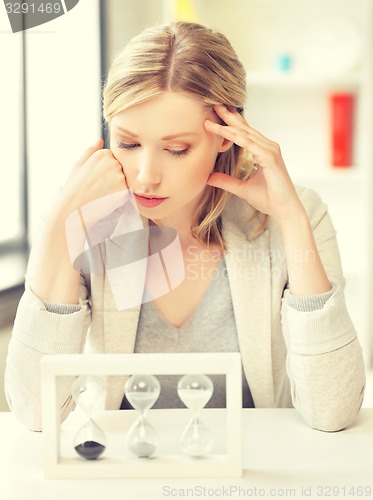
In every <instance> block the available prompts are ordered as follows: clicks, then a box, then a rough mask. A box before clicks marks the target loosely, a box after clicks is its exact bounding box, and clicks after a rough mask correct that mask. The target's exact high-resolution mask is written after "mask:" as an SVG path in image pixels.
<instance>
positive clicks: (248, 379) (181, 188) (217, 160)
mask: <svg viewBox="0 0 373 500" xmlns="http://www.w3.org/2000/svg"><path fill="white" fill-rule="evenodd" d="M103 98H104V99H103V114H104V117H105V119H106V121H107V123H108V128H109V134H110V149H102V148H103V142H102V140H99V141H98V142H97V143H96V144H95V145H94V146H93V147H91V148H90V149H88V150H87V151H86V153H85V154H84V155H83V156H82V158H81V159H80V160H79V161H78V163H77V164H76V165H75V167H74V169H73V170H72V173H71V175H70V177H69V179H68V180H67V182H66V185H65V186H64V188H63V189H62V191H61V194H60V197H59V199H58V200H57V202H56V204H55V206H54V208H53V211H52V212H51V214H50V215H49V217H48V218H47V220H46V225H45V231H44V235H43V237H42V239H41V241H40V244H39V245H38V246H36V245H35V247H34V249H33V252H32V256H31V259H30V264H29V269H28V274H27V280H26V290H25V293H24V296H23V297H22V299H21V301H20V305H19V308H18V313H17V318H16V321H15V326H14V332H13V338H12V341H11V344H10V348H9V356H8V360H7V369H6V391H7V395H8V399H9V405H10V407H11V409H12V410H13V411H14V412H15V413H16V414H17V415H18V416H19V418H20V419H21V420H22V421H23V422H24V423H25V425H27V426H28V427H29V428H30V429H33V430H39V429H41V422H40V394H39V392H40V391H39V361H40V359H41V357H42V356H43V355H44V354H50V353H77V352H82V350H83V348H84V346H85V344H86V342H87V340H86V333H87V328H88V326H90V330H89V338H90V342H91V345H93V347H94V349H95V350H96V351H100V352H127V353H128V352H129V353H130V352H175V351H181V352H185V351H191V352H193V351H237V350H239V351H240V353H241V356H242V364H243V372H244V377H243V388H242V390H243V396H244V406H248V407H250V406H251V407H253V406H255V407H288V406H292V405H294V406H295V408H297V410H298V411H299V412H300V413H301V414H302V415H303V417H304V418H305V420H306V421H307V422H308V423H309V425H311V426H312V427H314V428H317V429H322V430H326V431H335V430H339V429H342V428H344V427H345V426H348V425H349V424H351V422H353V420H354V418H355V417H356V415H357V413H358V411H359V408H360V406H361V403H362V398H363V391H364V384H365V376H364V365H363V358H362V353H361V348H360V345H359V342H358V340H357V336H356V332H355V330H354V327H353V325H352V323H351V320H350V318H349V315H348V312H347V310H346V305H345V301H344V297H343V284H344V280H343V277H342V272H341V266H340V260H339V254H338V249H337V244H336V240H335V232H334V229H333V226H332V224H331V221H330V218H329V215H328V213H327V210H326V207H325V205H324V204H323V203H322V202H321V201H320V199H319V198H318V196H317V195H316V194H315V193H314V192H312V191H310V190H308V189H303V188H295V187H294V185H293V183H292V181H291V179H290V177H289V175H288V173H287V170H286V166H285V164H284V161H283V159H282V156H281V151H280V148H279V146H278V145H277V144H275V143H274V142H272V141H270V140H268V139H267V138H265V137H264V136H263V135H262V134H260V133H259V132H258V131H256V130H255V129H253V128H252V127H251V126H250V125H249V124H248V123H247V121H246V120H245V118H244V116H243V107H244V103H245V101H246V91H245V71H244V68H243V66H242V65H241V63H240V62H239V61H238V59H237V56H236V54H235V52H234V50H233V48H232V47H231V45H230V44H229V42H228V41H227V39H226V38H225V37H224V36H223V35H222V34H219V33H215V32H213V31H212V30H210V29H208V28H205V27H203V26H201V25H198V24H193V23H176V24H171V25H169V26H163V27H159V28H151V29H148V30H146V31H145V32H144V33H142V34H141V35H139V36H138V37H136V38H135V39H133V40H132V41H131V42H130V43H129V44H128V46H127V47H125V48H124V50H123V51H122V52H121V53H120V54H119V55H118V57H117V58H116V60H115V61H114V63H113V64H112V67H111V69H110V71H109V74H108V78H107V82H106V85H105V88H104V92H103ZM129 199H130V202H131V203H132V205H131V203H128V200H129ZM131 206H132V208H133V209H134V210H132V215H131V214H130V213H129V212H130V210H128V207H130V208H131ZM87 207H89V209H88V208H87ZM123 207H127V208H126V209H123ZM136 211H138V213H139V214H140V216H141V221H142V223H143V224H144V225H145V228H147V231H148V232H149V234H150V232H151V229H152V228H154V227H155V226H156V227H158V228H160V229H162V228H166V227H170V228H173V229H174V230H176V231H177V235H178V241H179V247H178V248H179V250H180V252H179V257H181V262H182V263H183V279H182V280H179V281H180V284H179V285H178V286H171V287H170V291H169V293H166V294H164V293H163V294H162V293H158V294H153V296H152V300H149V298H148V299H146V298H145V292H144V289H145V288H146V283H147V280H148V278H149V274H152V273H151V272H150V273H149V265H148V269H147V273H146V275H145V274H139V275H138V276H137V277H136V279H135V280H132V281H131V280H130V281H129V282H131V283H132V284H131V286H129V285H128V284H126V283H129V282H127V281H126V277H125V276H124V274H123V273H121V269H122V266H121V265H120V264H121V263H120V262H119V263H118V262H117V263H116V264H115V265H111V264H110V265H108V261H105V259H103V260H102V259H101V260H102V263H103V264H104V266H105V269H104V271H105V272H99V271H97V269H96V268H95V265H93V268H92V259H91V268H89V265H88V268H87V265H83V263H82V262H83V261H82V260H81V259H79V258H77V259H76V258H75V257H76V256H81V255H82V254H84V251H83V250H84V249H83V243H84V239H85V238H84V237H82V238H81V237H80V236H79V234H78V231H77V230H76V228H77V227H78V226H77V225H76V226H74V221H75V222H76V224H78V223H82V224H83V226H84V233H85V236H88V239H89V237H90V236H91V235H92V234H93V235H94V237H95V239H96V241H98V246H99V245H100V241H102V240H103V239H104V237H103V233H100V231H99V233H100V234H98V233H97V231H96V233H95V229H94V228H96V227H100V228H101V229H102V228H104V229H103V232H104V233H105V231H106V233H105V235H106V236H105V237H108V238H111V237H113V234H118V227H119V226H120V225H121V224H122V226H123V224H124V229H123V228H122V229H121V230H120V231H119V233H126V231H127V232H130V231H132V230H140V231H141V227H142V226H141V225H139V224H138V221H136V217H135V216H134V215H133V214H134V213H135V215H136ZM83 212H84V216H82V214H83ZM113 214H114V215H113ZM140 216H139V217H140ZM79 221H80V222H79ZM102 221H109V222H108V223H104V224H103V225H102ZM97 224H98V226H97ZM100 224H101V225H100ZM65 226H66V227H65ZM74 227H75V230H74ZM108 228H109V229H108ZM132 232H133V231H132ZM127 241H128V240H127ZM91 243H92V241H91ZM92 245H93V243H92ZM93 246H94V245H93ZM140 246H141V245H140ZM124 247H125V248H124V250H123V255H124V254H125V253H126V251H128V249H129V248H128V247H129V245H127V246H126V245H125V244H124ZM146 248H147V247H146ZM131 252H132V247H131ZM139 252H140V251H139ZM135 253H136V252H135ZM140 253H141V252H140ZM150 254H151V251H150V252H149V255H150ZM123 255H122V254H121V257H120V259H122V257H123ZM139 255H140V254H139ZM91 257H92V256H91ZM100 258H102V255H101V253H100ZM135 258H136V256H135V257H134V256H131V259H132V260H134V259H135ZM139 258H140V257H139ZM175 258H176V257H175ZM131 259H130V260H131ZM72 261H73V264H74V265H72ZM77 263H78V266H77ZM150 281H151V276H150ZM134 283H135V284H134ZM136 287H137V288H136ZM135 289H136V290H137V291H136V293H135V291H134V290H135ZM139 290H140V292H139ZM132 296H137V298H136V299H135V301H134V302H133V303H127V306H123V307H118V297H132ZM119 302H120V299H119ZM165 383H166V384H167V382H165ZM217 384H218V385H217V386H216V389H215V393H216V397H217V400H216V405H217V406H219V405H220V404H221V398H220V396H219V393H221V392H222V389H221V387H220V385H219V384H220V382H217ZM70 387H71V381H66V383H65V384H63V385H62V388H61V413H62V418H65V417H66V416H67V414H68V413H69V411H70V410H71V409H72V401H71V396H70ZM162 392H163V393H165V396H164V397H165V399H164V400H163V401H164V404H165V405H166V406H167V404H168V403H169V402H170V400H171V402H172V398H173V397H174V396H173V393H172V389H171V388H169V387H168V386H167V385H166V386H165V387H163V388H162ZM121 405H122V407H123V408H125V407H126V401H125V398H123V381H122V379H121V378H117V377H111V378H110V379H109V383H108V391H107V398H106V407H107V408H109V409H118V408H119V407H121Z"/></svg>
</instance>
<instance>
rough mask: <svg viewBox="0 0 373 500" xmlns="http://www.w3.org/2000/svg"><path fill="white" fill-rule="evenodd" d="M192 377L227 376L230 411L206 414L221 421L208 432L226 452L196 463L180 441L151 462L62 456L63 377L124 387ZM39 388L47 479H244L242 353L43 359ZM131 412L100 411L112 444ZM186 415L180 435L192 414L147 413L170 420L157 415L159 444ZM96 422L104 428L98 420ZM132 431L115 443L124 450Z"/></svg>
mask: <svg viewBox="0 0 373 500" xmlns="http://www.w3.org/2000/svg"><path fill="white" fill-rule="evenodd" d="M188 374H195V375H200V374H204V375H207V376H209V375H225V381H226V408H225V409H217V410H212V409H211V410H210V409H208V410H207V409H206V410H203V411H204V412H213V413H211V414H210V415H211V417H214V418H215V415H217V417H218V418H217V420H216V425H218V426H219V427H217V428H215V429H211V427H210V430H213V431H214V435H218V436H219V439H221V440H222V443H223V446H222V447H221V449H219V451H217V452H215V451H214V450H212V451H211V453H208V454H207V455H205V456H203V457H202V458H197V459H195V458H192V457H191V456H187V455H185V454H184V453H183V452H182V451H181V450H180V447H179V443H178V442H177V441H178V438H177V437H176V439H175V443H174V444H175V446H174V448H173V449H172V451H170V452H168V451H167V452H165V453H164V454H163V453H158V452H157V453H156V454H155V455H154V456H152V457H151V458H150V459H145V458H141V459H140V458H138V457H136V456H133V455H131V454H130V453H128V454H127V455H125V454H120V455H115V456H112V455H111V453H110V449H109V448H110V446H109V444H108V447H107V449H106V450H105V454H103V456H102V459H101V458H100V459H99V460H83V459H81V458H80V457H78V456H77V455H76V453H75V451H74V450H73V449H72V453H73V454H74V458H72V457H70V456H67V455H65V454H64V444H63V443H62V441H61V439H62V437H61V423H60V418H61V417H60V397H59V391H58V387H59V382H60V379H61V377H63V378H65V377H70V378H71V377H77V376H80V375H94V376H99V377H105V376H106V377H107V380H109V379H110V377H119V378H120V379H122V380H123V384H124V382H125V380H126V379H127V378H128V377H130V376H132V375H154V376H155V377H157V375H178V376H180V377H182V376H183V375H188ZM41 383H42V418H43V437H44V472H45V477H47V478H140V477H146V478H151V477H153V478H160V477H164V478H172V477H200V478H208V477H219V478H222V477H240V476H241V475H242V439H241V434H242V430H241V416H242V415H241V414H242V389H241V387H242V372H241V356H240V354H239V353H176V354H163V353H162V354H158V353H157V354H155V353H154V354H153V353H152V354H64V355H48V356H44V357H43V359H42V361H41ZM123 387H124V386H123ZM131 411H132V410H121V411H112V412H111V411H101V416H102V419H103V420H104V421H105V423H106V424H105V425H104V426H102V425H101V426H102V427H103V430H104V431H105V433H106V435H107V436H108V441H110V437H111V436H110V431H111V429H112V428H114V427H115V425H114V424H115V423H117V422H118V419H119V421H120V422H122V421H126V422H127V423H128V422H129V421H128V417H129V416H131V414H130V413H129V412H131ZM184 411H185V418H184V413H182V415H183V418H184V419H183V422H184V424H180V428H179V429H178V432H179V431H180V433H182V430H183V425H186V423H187V421H188V420H190V410H188V409H185V410H184V409H178V410H177V409H175V410H172V409H169V410H153V409H151V410H149V415H148V417H149V421H152V419H154V418H156V416H157V412H169V413H167V418H163V419H162V418H161V416H160V415H164V413H158V415H159V417H158V423H157V432H158V435H159V440H160V441H161V440H162V439H163V438H164V436H165V433H166V434H167V432H168V422H170V421H172V419H173V417H174V416H175V415H177V414H178V416H179V417H180V413H178V412H184ZM151 412H154V413H151ZM173 412H175V413H173ZM214 412H216V413H214ZM73 413H74V412H73ZM126 414H127V415H126ZM188 415H189V417H188ZM133 416H136V411H134V412H133ZM71 418H74V417H73V415H70V416H69V417H68V419H67V420H66V422H64V426H66V425H68V422H69V419H71ZM126 418H127V420H125V419H126ZM204 419H205V417H204ZM103 420H101V422H102V421H103ZM98 421H99V423H100V420H98ZM132 422H133V419H132ZM214 422H215V420H214ZM159 423H161V424H162V425H159ZM129 428H130V425H128V428H120V432H118V434H117V433H115V435H114V436H112V438H113V440H115V441H117V442H121V443H123V449H124V448H125V438H126V435H127V433H128V430H129ZM180 433H179V434H178V436H179V437H180ZM61 443H62V445H61ZM159 448H161V446H160V447H159ZM174 450H175V451H174ZM130 455H131V456H130Z"/></svg>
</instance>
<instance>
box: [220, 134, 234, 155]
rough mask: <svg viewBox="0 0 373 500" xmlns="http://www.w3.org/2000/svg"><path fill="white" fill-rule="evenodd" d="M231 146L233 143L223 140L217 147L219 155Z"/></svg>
mask: <svg viewBox="0 0 373 500" xmlns="http://www.w3.org/2000/svg"><path fill="white" fill-rule="evenodd" d="M232 145H233V141H229V140H228V139H225V138H223V142H222V143H221V145H220V146H219V147H218V152H219V153H225V152H226V151H228V149H229V148H230V147H231V146H232Z"/></svg>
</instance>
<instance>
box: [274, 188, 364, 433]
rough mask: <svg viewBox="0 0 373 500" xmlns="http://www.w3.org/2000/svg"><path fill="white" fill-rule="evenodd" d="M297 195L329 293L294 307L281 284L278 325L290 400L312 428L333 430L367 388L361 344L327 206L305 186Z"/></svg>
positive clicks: (348, 419)
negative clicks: (309, 305)
mask: <svg viewBox="0 0 373 500" xmlns="http://www.w3.org/2000/svg"><path fill="white" fill-rule="evenodd" d="M300 198H301V200H302V202H303V204H304V206H305V208H306V210H307V212H308V215H309V218H310V221H311V225H312V228H313V232H314V237H315V240H316V245H317V248H318V251H319V254H320V258H321V260H322V263H323V265H324V268H325V271H326V273H327V276H328V278H329V281H330V283H331V284H332V286H333V288H332V293H331V296H330V297H329V298H328V300H327V301H326V302H325V303H324V305H323V306H322V307H321V308H318V309H315V310H311V311H305V310H301V309H299V308H296V307H294V304H292V299H290V298H289V296H290V291H289V290H285V292H284V297H283V300H282V325H283V332H284V337H285V341H286V345H287V351H288V355H287V371H288V375H289V379H290V385H291V396H292V401H293V404H294V406H295V408H297V410H298V411H299V412H300V413H301V414H302V415H303V417H304V418H305V420H306V421H307V422H308V423H309V424H310V425H311V426H312V427H314V428H317V429H320V430H324V431H337V430H341V429H343V428H345V427H347V426H348V425H350V424H351V423H352V422H353V421H354V419H355V418H356V416H357V414H358V412H359V409H360V407H361V404H362V401H363V395H364V388H365V369H364V360H363V354H362V349H361V346H360V344H359V341H358V338H357V333H356V331H355V328H354V326H353V324H352V321H351V318H350V316H349V313H348V310H347V306H346V302H345V298H344V294H343V288H344V279H343V274H342V267H341V262H340V256H339V251H338V246H337V242H336V234H335V230H334V228H333V225H332V222H331V220H330V216H329V214H328V211H327V207H326V206H325V205H324V204H323V203H322V202H321V200H320V198H319V197H318V195H317V194H316V193H315V192H314V191H312V190H309V189H306V190H304V191H303V192H302V193H301V195H300Z"/></svg>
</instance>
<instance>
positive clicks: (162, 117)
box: [110, 92, 230, 223]
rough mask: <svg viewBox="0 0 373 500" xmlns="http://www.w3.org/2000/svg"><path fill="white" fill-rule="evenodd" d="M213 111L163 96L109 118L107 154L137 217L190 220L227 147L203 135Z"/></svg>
mask: <svg viewBox="0 0 373 500" xmlns="http://www.w3.org/2000/svg"><path fill="white" fill-rule="evenodd" d="M207 118H209V119H210V120H214V121H216V122H218V121H219V119H218V117H217V115H216V114H215V113H214V112H213V111H206V110H205V109H204V108H203V106H202V104H200V103H199V102H198V101H197V100H194V99H193V98H190V97H187V96H185V95H184V94H179V93H175V92H164V93H162V94H160V95H158V96H155V97H152V98H150V99H148V100H146V101H144V102H143V103H140V104H136V105H134V106H132V107H129V108H128V109H125V110H124V111H121V112H120V113H117V114H116V115H114V116H113V118H112V120H111V124H110V149H111V150H112V152H113V154H114V156H115V157H116V158H117V160H118V161H119V162H120V163H121V164H122V166H123V171H124V174H125V176H126V180H127V184H128V187H129V188H130V189H131V190H132V191H133V192H134V194H135V197H136V201H137V205H138V209H139V212H140V214H141V215H143V216H145V217H148V218H149V219H152V220H155V221H157V220H159V221H162V220H163V221H164V222H165V223H167V222H166V221H167V220H168V221H169V222H170V221H172V220H174V219H175V218H176V219H178V220H180V218H181V219H185V218H186V219H188V218H189V219H190V221H191V218H192V217H193V216H194V210H195V208H196V206H197V204H198V202H199V200H200V198H201V196H202V195H203V192H204V190H205V188H206V181H207V179H208V177H209V175H210V173H211V172H212V171H213V169H214V165H215V161H216V157H217V155H218V153H219V152H221V151H225V150H226V149H228V148H229V147H230V143H228V142H227V141H225V140H224V139H223V138H221V137H218V136H216V135H215V134H212V133H209V132H207V131H206V130H205V128H204V121H205V120H206V119H207Z"/></svg>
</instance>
